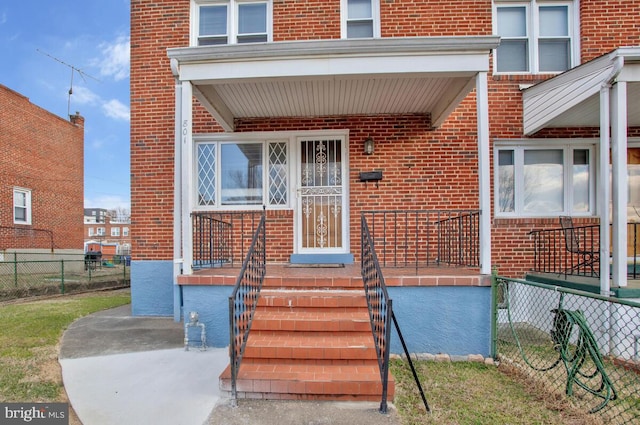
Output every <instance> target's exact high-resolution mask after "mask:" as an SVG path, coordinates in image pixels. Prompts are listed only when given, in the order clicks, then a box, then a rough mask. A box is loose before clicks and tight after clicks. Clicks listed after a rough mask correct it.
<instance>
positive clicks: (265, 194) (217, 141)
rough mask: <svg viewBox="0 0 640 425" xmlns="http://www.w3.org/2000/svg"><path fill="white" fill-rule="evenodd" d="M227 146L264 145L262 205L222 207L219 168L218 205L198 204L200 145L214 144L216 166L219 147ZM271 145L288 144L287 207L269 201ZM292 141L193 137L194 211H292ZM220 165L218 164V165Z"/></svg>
mask: <svg viewBox="0 0 640 425" xmlns="http://www.w3.org/2000/svg"><path fill="white" fill-rule="evenodd" d="M224 143H254V144H255V143H261V144H262V161H263V163H262V165H263V166H262V182H263V185H262V201H263V202H262V203H261V204H225V205H222V204H221V200H222V180H221V178H220V169H219V167H218V168H217V169H216V170H215V172H216V186H215V205H200V204H199V203H198V198H199V196H198V195H199V194H198V189H199V188H198V186H199V184H198V183H199V180H198V179H199V168H198V153H197V152H198V145H200V144H214V145H215V149H216V163H217V161H218V160H219V158H220V150H221V149H220V146H221V145H222V144H224ZM272 143H285V144H286V148H287V164H286V172H287V175H286V188H285V190H286V194H287V202H286V203H284V204H271V203H270V197H269V188H270V177H269V145H270V144H272ZM291 146H292V144H291V140H290V139H289V138H287V137H279V136H277V135H276V136H274V135H271V137H265V136H264V135H263V134H260V133H257V134H254V135H251V134H242V133H236V134H229V135H222V136H219V135H202V136H194V155H193V170H194V173H193V178H194V181H193V202H194V205H192V208H193V209H194V210H195V211H209V210H221V211H229V210H233V211H252V210H261V209H262V207H263V205H265V206H266V207H267V208H268V209H273V210H276V209H291V208H292V205H293V202H294V200H293V199H292V198H293V197H292V195H291V185H292V182H291V176H292V168H291V167H292V159H293V156H292V149H291ZM216 165H217V164H216Z"/></svg>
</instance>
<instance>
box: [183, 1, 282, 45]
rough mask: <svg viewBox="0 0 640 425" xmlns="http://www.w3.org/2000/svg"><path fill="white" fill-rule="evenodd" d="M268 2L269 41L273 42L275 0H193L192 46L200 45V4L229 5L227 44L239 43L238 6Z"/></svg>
mask: <svg viewBox="0 0 640 425" xmlns="http://www.w3.org/2000/svg"><path fill="white" fill-rule="evenodd" d="M250 3H266V5H267V42H268V43H269V42H273V1H272V0H192V1H191V40H190V44H191V46H198V45H199V44H198V39H199V36H200V34H199V31H200V6H208V5H224V4H226V5H227V42H226V43H224V44H219V46H225V45H229V44H238V6H239V5H240V4H250Z"/></svg>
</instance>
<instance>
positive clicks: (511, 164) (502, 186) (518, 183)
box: [495, 143, 595, 217]
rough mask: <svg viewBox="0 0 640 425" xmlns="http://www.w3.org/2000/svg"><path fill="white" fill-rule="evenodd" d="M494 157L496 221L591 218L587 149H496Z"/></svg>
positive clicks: (591, 176)
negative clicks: (536, 218)
mask: <svg viewBox="0 0 640 425" xmlns="http://www.w3.org/2000/svg"><path fill="white" fill-rule="evenodd" d="M495 151H496V152H495V154H496V157H495V164H496V172H495V199H496V206H495V208H496V216H529V217H531V216H555V215H590V214H592V213H593V211H594V208H595V201H594V198H595V196H594V193H595V179H594V169H593V167H594V162H595V161H594V160H593V147H592V146H588V145H573V144H570V145H569V144H568V145H564V146H563V145H559V144H557V143H550V144H546V145H543V144H538V143H536V144H515V143H514V144H511V143H504V144H503V143H500V144H498V145H497V146H496V149H495Z"/></svg>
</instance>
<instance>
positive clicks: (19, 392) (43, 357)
mask: <svg viewBox="0 0 640 425" xmlns="http://www.w3.org/2000/svg"><path fill="white" fill-rule="evenodd" d="M130 302H131V297H130V294H129V292H128V291H115V292H111V291H106V292H95V293H90V294H82V295H74V296H64V297H56V298H50V299H46V300H39V301H26V302H20V303H12V304H4V305H0V323H2V325H1V326H2V327H1V330H0V401H2V402H62V401H67V400H66V395H65V392H64V391H63V385H62V376H61V373H60V365H59V364H58V343H59V341H60V338H61V337H62V333H63V332H64V330H65V329H66V328H67V327H68V326H69V325H70V324H71V323H72V322H73V321H75V320H76V319H78V318H80V317H82V316H86V315H87V314H90V313H94V312H96V311H100V310H104V309H108V308H112V307H117V306H120V305H124V304H128V303H130Z"/></svg>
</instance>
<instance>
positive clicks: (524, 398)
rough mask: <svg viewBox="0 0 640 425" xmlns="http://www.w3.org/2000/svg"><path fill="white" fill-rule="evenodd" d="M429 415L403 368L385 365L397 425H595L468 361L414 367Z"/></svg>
mask: <svg viewBox="0 0 640 425" xmlns="http://www.w3.org/2000/svg"><path fill="white" fill-rule="evenodd" d="M414 366H415V367H416V370H417V373H418V377H419V378H420V382H421V385H422V388H423V390H424V392H425V396H426V398H427V402H428V404H429V407H430V409H431V413H426V411H425V408H424V405H423V403H422V399H421V397H420V394H419V392H418V390H417V386H416V383H415V381H414V380H413V375H412V373H411V369H410V368H409V365H408V363H406V362H404V361H402V360H393V361H392V362H391V372H392V373H393V376H394V377H395V380H396V396H395V401H394V404H395V406H396V408H397V411H398V415H399V416H400V419H401V421H402V424H403V425H417V424H458V425H472V424H473V425H484V424H567V425H573V424H575V425H578V424H580V425H582V424H599V423H601V422H599V421H598V418H596V417H594V416H593V415H588V414H587V413H585V412H576V411H574V410H572V409H571V407H570V406H569V404H568V403H567V402H566V399H565V398H564V397H563V396H561V397H557V396H552V395H549V394H547V393H546V391H545V389H544V388H540V387H539V386H535V385H533V384H530V383H528V382H526V381H525V380H523V379H522V378H519V377H518V376H516V375H514V374H511V373H509V372H508V371H506V370H505V369H502V368H498V367H496V366H495V365H485V364H484V363H472V362H436V361H418V362H414Z"/></svg>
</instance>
